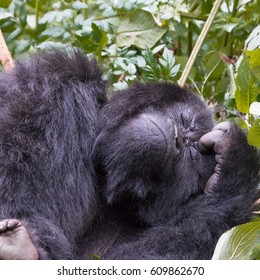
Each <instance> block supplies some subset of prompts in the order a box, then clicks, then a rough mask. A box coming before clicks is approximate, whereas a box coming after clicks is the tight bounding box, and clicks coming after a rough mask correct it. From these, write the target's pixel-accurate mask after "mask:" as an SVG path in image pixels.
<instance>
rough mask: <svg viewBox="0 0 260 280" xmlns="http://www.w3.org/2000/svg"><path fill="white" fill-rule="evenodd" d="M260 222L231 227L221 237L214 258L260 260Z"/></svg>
mask: <svg viewBox="0 0 260 280" xmlns="http://www.w3.org/2000/svg"><path fill="white" fill-rule="evenodd" d="M259 233H260V222H251V223H246V224H243V225H240V226H237V227H234V228H232V229H230V230H229V231H227V232H225V233H224V234H223V235H222V236H221V237H220V239H219V241H218V244H217V246H216V248H215V252H214V255H213V259H217V260H241V259H244V260H252V259H253V260H260V234H259Z"/></svg>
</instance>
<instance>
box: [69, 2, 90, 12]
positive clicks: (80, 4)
mask: <svg viewBox="0 0 260 280" xmlns="http://www.w3.org/2000/svg"><path fill="white" fill-rule="evenodd" d="M72 8H73V9H75V10H81V9H87V8H88V5H87V4H86V3H83V2H80V1H74V2H73V4H72Z"/></svg>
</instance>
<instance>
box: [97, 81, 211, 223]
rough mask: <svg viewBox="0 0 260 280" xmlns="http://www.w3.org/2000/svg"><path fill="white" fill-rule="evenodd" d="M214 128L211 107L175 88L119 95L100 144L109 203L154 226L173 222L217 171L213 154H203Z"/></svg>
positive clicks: (105, 113)
mask: <svg viewBox="0 0 260 280" xmlns="http://www.w3.org/2000/svg"><path fill="white" fill-rule="evenodd" d="M213 125H214V124H213V119H212V113H211V112H210V111H209V110H208V109H207V108H206V106H205V104H204V103H203V102H202V101H201V100H200V99H199V98H198V97H197V96H195V95H192V94H190V93H188V92H186V91H185V90H184V89H180V88H179V87H177V86H174V85H172V84H167V83H156V84H139V85H136V86H134V87H133V88H132V89H130V90H129V89H128V90H126V91H123V92H119V93H118V94H115V96H114V97H113V98H112V99H111V100H110V101H109V103H108V104H107V105H106V106H105V107H104V108H103V109H102V110H101V113H100V127H99V130H100V134H99V136H98V138H97V141H96V146H95V162H96V163H97V171H98V177H99V180H100V185H102V186H103V190H102V191H101V192H102V194H103V195H104V196H105V198H106V200H107V202H108V203H110V204H111V205H117V204H119V205H118V207H120V208H122V209H124V211H125V212H126V213H128V214H130V215H131V217H133V215H134V218H135V219H137V220H138V221H139V222H142V223H145V224H148V225H153V224H156V223H157V222H158V220H162V219H167V218H169V216H171V215H172V214H173V213H174V212H175V211H176V209H178V207H179V206H180V204H183V203H185V202H186V201H188V200H189V199H190V198H191V197H192V196H193V195H195V194H197V193H200V192H203V191H204V188H205V184H206V182H207V180H208V179H209V177H210V175H211V174H212V173H213V170H214V165H215V160H214V155H213V153H212V154H201V153H200V152H199V150H198V141H199V139H200V138H201V136H202V135H204V134H205V133H207V132H209V131H210V130H211V129H212V127H213Z"/></svg>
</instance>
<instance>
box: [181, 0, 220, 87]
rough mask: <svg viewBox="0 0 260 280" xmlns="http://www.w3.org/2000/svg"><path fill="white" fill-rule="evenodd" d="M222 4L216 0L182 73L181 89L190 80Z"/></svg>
mask: <svg viewBox="0 0 260 280" xmlns="http://www.w3.org/2000/svg"><path fill="white" fill-rule="evenodd" d="M221 2H222V0H216V1H215V3H214V5H213V7H212V9H211V12H210V14H209V17H208V19H207V21H206V22H205V25H204V26H203V29H202V31H201V33H200V35H199V38H198V40H197V42H196V44H195V46H194V48H193V50H192V52H191V55H190V57H189V59H188V62H187V64H186V66H185V68H184V70H183V72H182V75H181V77H180V79H179V81H178V84H179V86H181V87H183V86H184V84H185V82H186V80H187V78H188V75H189V74H190V71H191V68H192V66H193V64H194V61H195V59H196V57H197V55H198V52H199V50H200V48H201V46H202V43H203V41H204V39H205V37H206V35H207V33H208V31H209V28H210V26H211V24H212V22H213V20H214V18H215V16H216V14H217V11H218V9H219V6H220V4H221Z"/></svg>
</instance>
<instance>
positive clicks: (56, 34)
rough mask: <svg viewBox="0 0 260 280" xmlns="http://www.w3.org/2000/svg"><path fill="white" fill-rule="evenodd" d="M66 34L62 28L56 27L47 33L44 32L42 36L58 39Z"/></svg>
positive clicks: (47, 30)
mask: <svg viewBox="0 0 260 280" xmlns="http://www.w3.org/2000/svg"><path fill="white" fill-rule="evenodd" d="M64 32H65V29H64V28H63V27H61V26H54V27H51V28H49V29H46V30H45V31H43V32H42V34H41V35H42V36H49V37H53V38H58V37H60V36H62V35H63V34H64Z"/></svg>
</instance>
